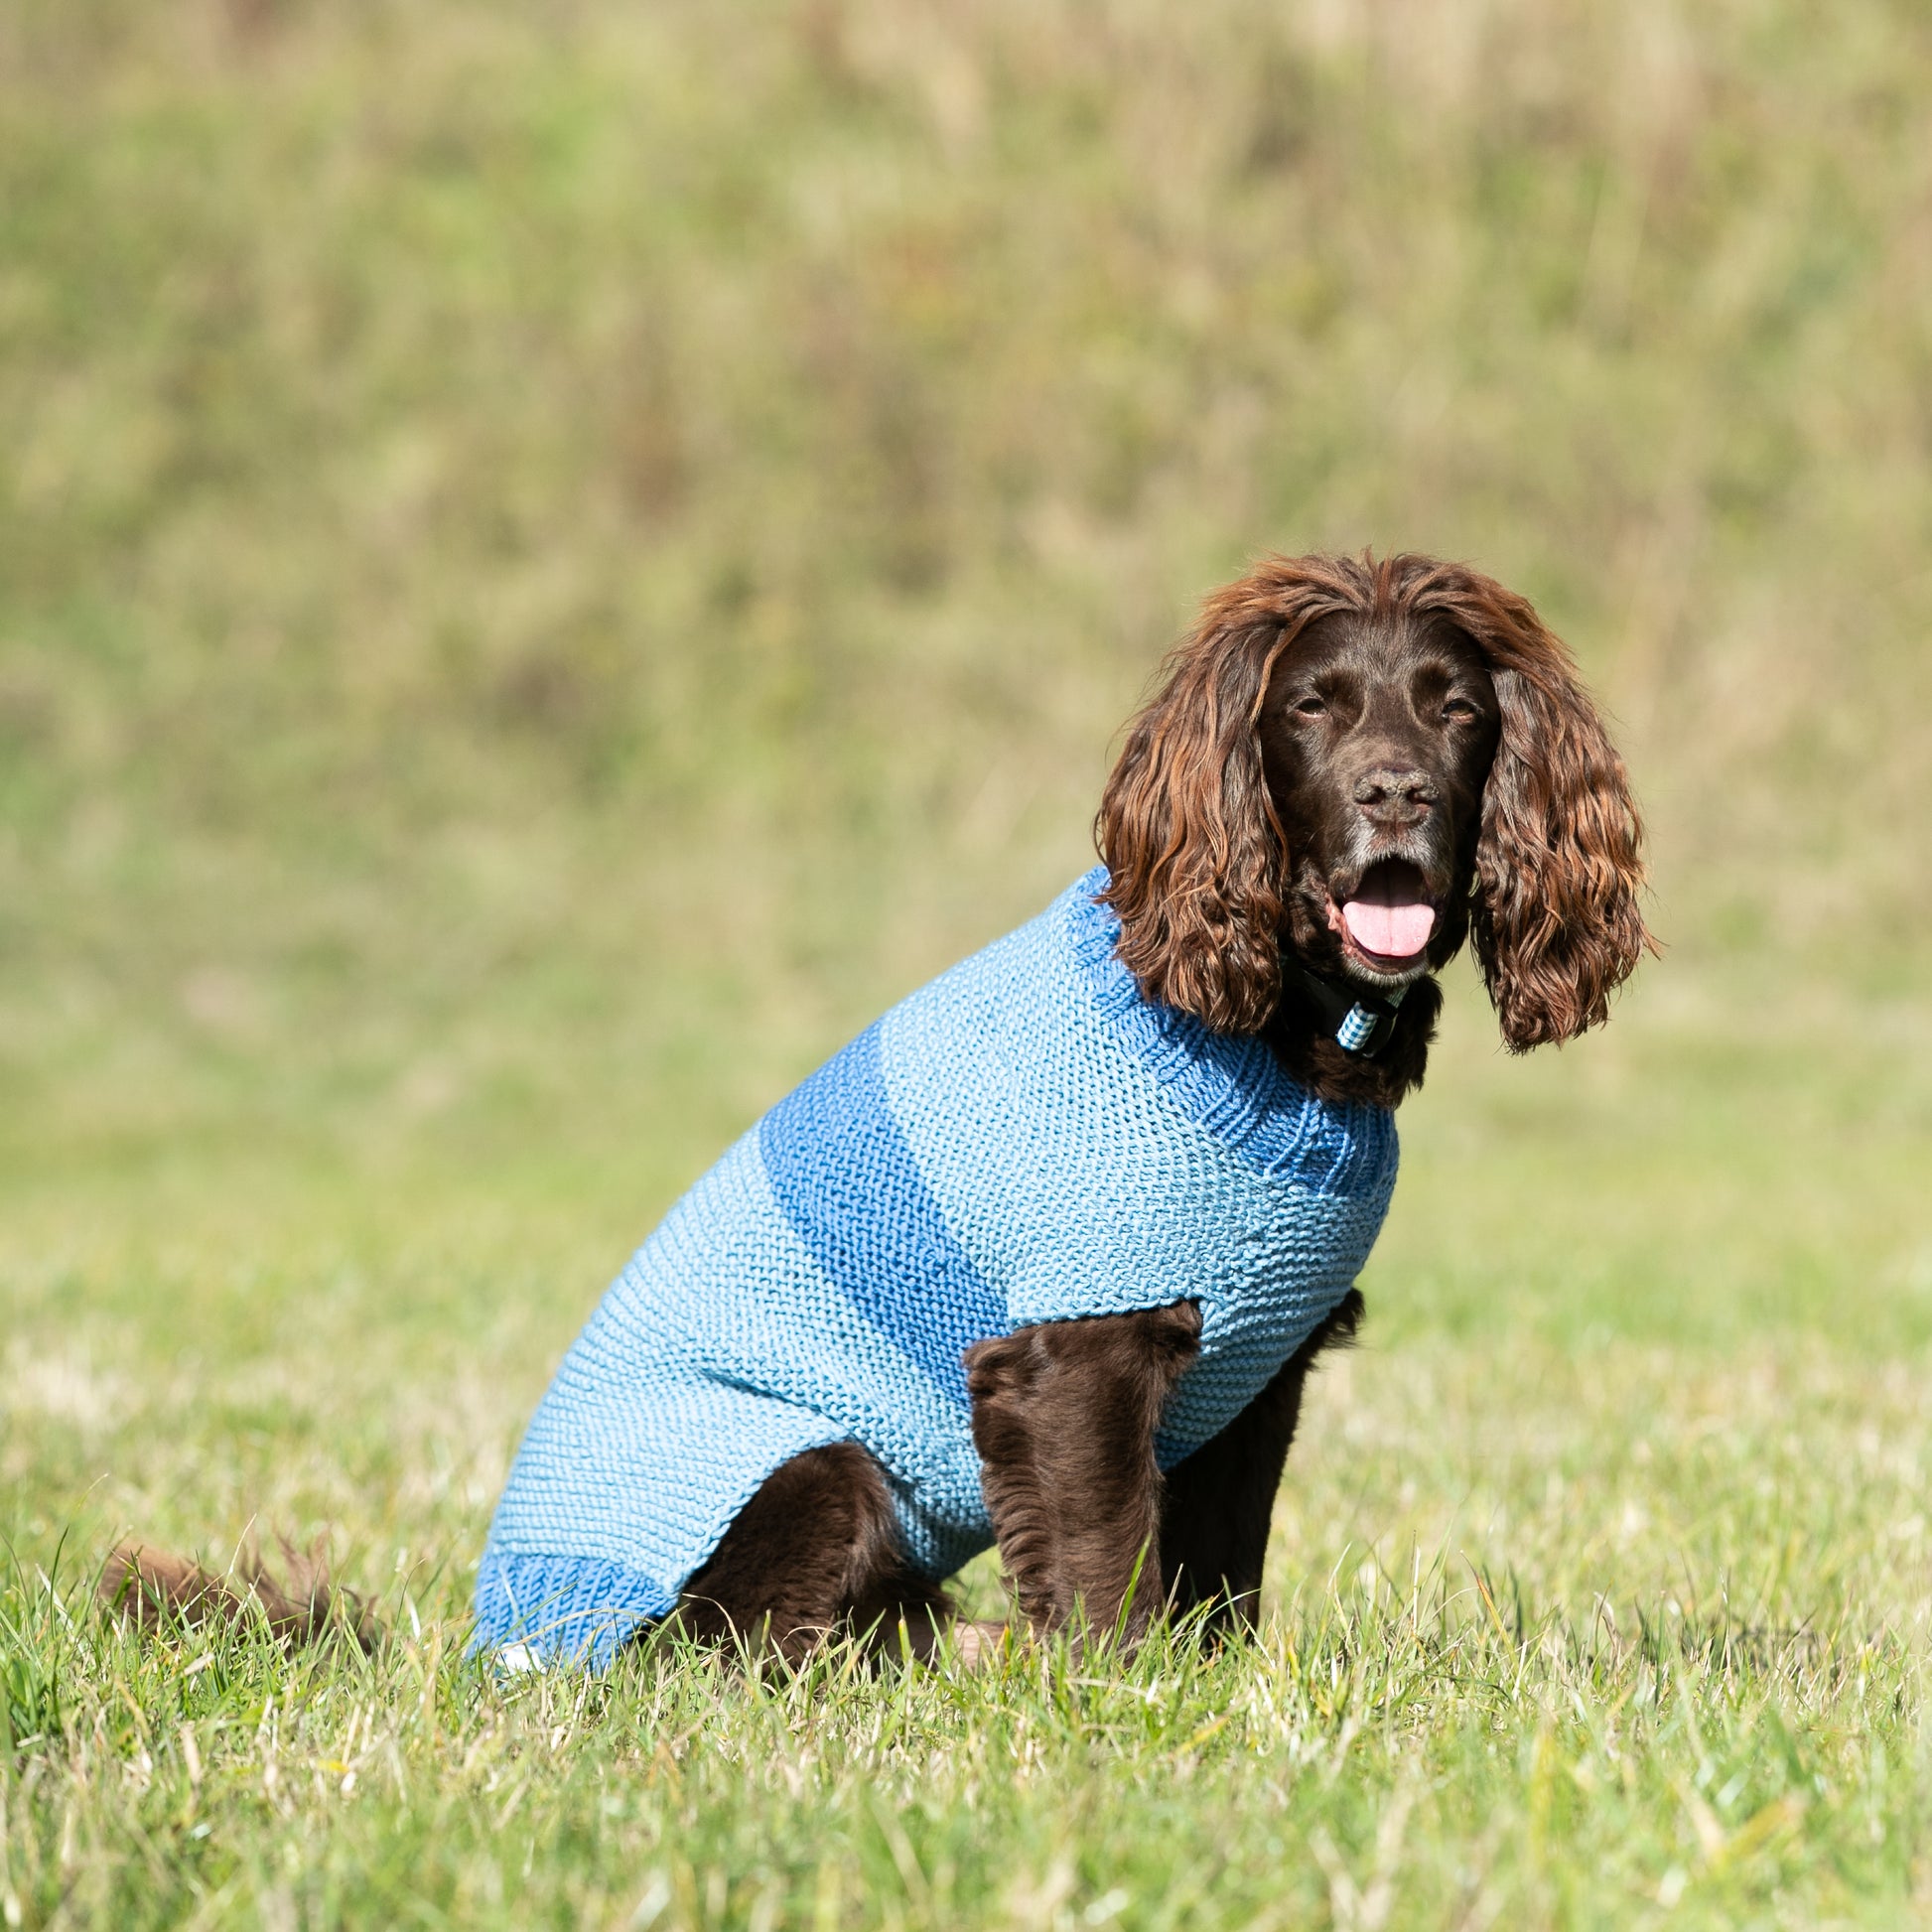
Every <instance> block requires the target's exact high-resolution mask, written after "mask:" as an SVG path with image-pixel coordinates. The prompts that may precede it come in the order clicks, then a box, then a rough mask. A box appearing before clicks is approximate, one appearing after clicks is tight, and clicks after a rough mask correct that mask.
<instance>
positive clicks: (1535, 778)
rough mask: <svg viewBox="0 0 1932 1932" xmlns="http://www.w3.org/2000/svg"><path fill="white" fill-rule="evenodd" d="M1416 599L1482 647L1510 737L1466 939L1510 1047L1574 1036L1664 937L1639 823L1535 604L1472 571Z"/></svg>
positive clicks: (1599, 1014) (1500, 761) (1604, 1014)
mask: <svg viewBox="0 0 1932 1932" xmlns="http://www.w3.org/2000/svg"><path fill="white" fill-rule="evenodd" d="M1443 576H1444V577H1446V578H1449V579H1450V580H1451V586H1450V588H1449V595H1448V596H1444V597H1439V596H1434V595H1429V596H1426V597H1425V599H1423V600H1420V601H1423V602H1426V603H1428V604H1429V605H1431V606H1433V607H1434V608H1436V609H1440V610H1444V611H1446V612H1448V613H1449V615H1451V616H1453V618H1454V621H1456V623H1457V624H1458V625H1459V626H1460V627H1461V628H1462V629H1463V630H1464V631H1465V632H1466V633H1467V634H1468V635H1469V636H1471V637H1473V638H1474V639H1475V641H1476V643H1477V644H1478V646H1479V647H1480V648H1481V649H1482V651H1483V653H1484V655H1485V656H1486V657H1487V659H1488V661H1489V673H1490V677H1491V679H1492V680H1493V682H1494V684H1495V688H1496V699H1497V703H1498V705H1499V706H1500V708H1501V711H1502V738H1501V742H1500V743H1499V744H1498V746H1497V748H1496V759H1495V762H1494V763H1493V764H1492V765H1491V766H1490V770H1489V780H1488V784H1487V785H1486V787H1485V788H1484V791H1483V797H1482V827H1481V833H1480V837H1479V839H1478V842H1477V846H1476V878H1475V904H1474V907H1473V910H1472V917H1471V921H1470V923H1471V932H1472V937H1473V939H1474V943H1475V952H1476V958H1477V960H1478V961H1479V962H1480V964H1481V967H1482V975H1483V978H1484V980H1485V981H1486V982H1487V983H1488V987H1489V997H1490V999H1491V1000H1492V1001H1493V1002H1494V1004H1495V1008H1496V1018H1497V1020H1498V1022H1499V1023H1500V1025H1501V1027H1502V1035H1503V1039H1504V1041H1505V1042H1506V1043H1507V1045H1508V1046H1509V1047H1510V1049H1511V1050H1512V1051H1514V1052H1519V1053H1520V1052H1524V1051H1526V1050H1527V1049H1528V1048H1530V1047H1532V1046H1541V1045H1545V1044H1549V1043H1551V1042H1555V1043H1557V1044H1561V1043H1562V1042H1563V1041H1564V1040H1566V1039H1571V1038H1574V1037H1575V1036H1576V1035H1578V1034H1581V1033H1583V1032H1584V1031H1585V1030H1586V1029H1587V1028H1589V1027H1594V1026H1599V1025H1600V1024H1601V1023H1602V1022H1603V1021H1604V1020H1605V1019H1607V1018H1608V1017H1609V996H1610V994H1611V992H1612V991H1613V990H1614V989H1615V988H1616V987H1618V986H1620V985H1621V984H1622V983H1623V982H1624V981H1625V980H1626V979H1628V978H1629V976H1630V974H1631V973H1632V972H1633V971H1634V970H1635V968H1636V965H1637V962H1638V960H1639V959H1641V958H1642V956H1643V954H1644V953H1645V952H1646V951H1647V950H1649V951H1654V950H1655V942H1654V941H1653V940H1652V939H1651V937H1650V934H1649V932H1648V931H1647V930H1646V929H1645V926H1644V921H1643V913H1642V910H1641V907H1640V904H1639V899H1640V896H1641V894H1642V891H1643V884H1644V869H1643V860H1642V856H1641V853H1642V840H1643V828H1642V823H1641V821H1640V820H1639V818H1638V815H1637V808H1636V804H1635V801H1634V800H1633V799H1632V798H1631V795H1630V781H1629V778H1628V776H1627V775H1626V773H1625V771H1624V768H1623V760H1622V759H1620V758H1619V757H1618V756H1617V753H1616V748H1615V747H1614V746H1613V745H1611V743H1610V741H1609V737H1608V734H1607V733H1606V732H1605V731H1604V729H1603V726H1602V722H1601V720H1600V719H1598V717H1597V715H1596V712H1595V709H1594V707H1593V706H1592V705H1591V704H1590V702H1589V699H1588V698H1587V696H1586V695H1585V693H1584V690H1583V687H1582V685H1581V684H1580V682H1579V680H1578V677H1577V670H1576V666H1575V665H1574V664H1573V663H1572V662H1571V659H1570V654H1569V652H1568V651H1566V650H1565V649H1564V647H1563V645H1562V643H1560V642H1559V641H1558V639H1557V638H1556V637H1555V636H1554V635H1553V634H1552V633H1551V631H1550V630H1549V629H1548V628H1547V627H1546V626H1545V625H1544V623H1543V621H1542V620H1541V619H1539V618H1538V617H1537V615H1536V612H1535V611H1534V610H1533V609H1532V608H1531V607H1530V605H1529V603H1528V601H1527V600H1526V599H1523V598H1520V597H1518V596H1516V595H1515V594H1514V593H1513V592H1511V591H1506V590H1504V589H1503V587H1502V586H1501V585H1500V584H1497V583H1495V582H1494V581H1492V580H1491V579H1489V578H1487V577H1482V576H1479V575H1477V574H1476V573H1475V572H1473V571H1464V570H1453V571H1446V572H1444V573H1443Z"/></svg>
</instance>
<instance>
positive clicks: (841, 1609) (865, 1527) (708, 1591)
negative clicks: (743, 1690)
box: [677, 1443, 951, 1663]
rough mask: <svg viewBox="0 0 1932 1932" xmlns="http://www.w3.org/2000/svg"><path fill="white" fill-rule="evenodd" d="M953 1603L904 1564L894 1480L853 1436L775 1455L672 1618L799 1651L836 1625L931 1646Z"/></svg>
mask: <svg viewBox="0 0 1932 1932" xmlns="http://www.w3.org/2000/svg"><path fill="white" fill-rule="evenodd" d="M950 1615H951V1605H950V1603H949V1602H948V1600H947V1597H946V1593H945V1591H944V1590H942V1589H941V1588H939V1587H938V1586H937V1585H936V1584H931V1583H928V1582H927V1581H926V1580H925V1579H924V1578H922V1577H920V1576H919V1575H917V1573H916V1572H914V1571H913V1570H912V1568H911V1567H910V1565H908V1564H907V1562H906V1560H905V1557H904V1554H903V1552H902V1551H901V1549H900V1547H899V1541H898V1525H897V1519H896V1517H895V1515H894V1512H893V1502H892V1495H891V1492H890V1491H889V1490H888V1488H887V1486H886V1477H885V1474H884V1472H883V1471H882V1470H881V1469H880V1467H879V1464H878V1463H877V1462H876V1461H874V1460H873V1458H872V1456H871V1455H870V1454H869V1453H868V1452H867V1451H866V1450H865V1449H862V1448H861V1447H860V1446H859V1445H858V1444H857V1443H828V1444H826V1445H824V1446H823V1447H822V1448H819V1449H806V1450H804V1451H803V1452H802V1453H801V1454H798V1455H794V1456H793V1457H792V1458H791V1459H790V1460H789V1461H788V1462H782V1463H780V1464H779V1465H778V1467H777V1468H776V1469H774V1470H773V1471H772V1472H771V1474H770V1475H768V1476H767V1477H766V1478H765V1479H764V1481H763V1483H762V1484H761V1485H760V1486H759V1490H758V1493H757V1494H756V1495H754V1496H753V1498H752V1500H751V1501H750V1502H748V1503H747V1504H746V1505H745V1507H744V1508H743V1509H742V1510H740V1511H739V1513H738V1515H737V1517H736V1518H735V1519H734V1520H733V1522H732V1525H731V1527H730V1528H729V1529H728V1530H727V1531H726V1532H725V1534H724V1537H723V1538H722V1540H721V1541H720V1542H719V1545H718V1548H717V1549H716V1551H714V1552H713V1554H712V1557H711V1560H710V1562H708V1563H707V1564H706V1565H705V1566H704V1568H703V1569H702V1570H700V1571H699V1572H698V1573H697V1575H696V1576H695V1577H693V1578H692V1579H691V1581H690V1583H689V1584H687V1585H686V1586H685V1590H684V1596H683V1600H682V1601H681V1602H680V1604H679V1606H678V1611H677V1618H678V1622H679V1624H680V1625H681V1626H682V1627H683V1628H685V1629H687V1630H690V1631H691V1632H692V1633H693V1634H694V1635H697V1636H700V1637H707V1638H710V1639H713V1640H724V1639H730V1638H736V1639H738V1640H740V1641H744V1642H751V1643H759V1644H769V1645H770V1647H771V1648H772V1649H774V1650H776V1651H777V1652H778V1654H779V1655H780V1656H782V1657H784V1658H786V1659H787V1660H789V1661H791V1662H793V1663H796V1662H797V1661H799V1660H800V1659H801V1658H803V1657H804V1656H805V1655H806V1654H807V1653H808V1652H809V1651H810V1650H811V1649H812V1648H813V1647H814V1646H815V1645H817V1644H819V1643H821V1642H823V1641H824V1640H825V1639H826V1638H827V1637H828V1636H831V1635H833V1634H835V1633H837V1632H839V1631H841V1630H852V1631H856V1632H857V1633H859V1634H860V1635H862V1636H866V1637H868V1638H869V1639H870V1641H871V1642H872V1643H873V1644H874V1645H875V1646H877V1647H878V1648H879V1649H880V1650H882V1651H890V1650H893V1649H896V1648H897V1645H898V1643H899V1641H900V1639H899V1634H898V1632H899V1629H900V1627H901V1625H902V1626H903V1628H904V1631H905V1641H906V1642H907V1644H909V1646H910V1648H911V1650H912V1653H913V1655H915V1656H919V1657H924V1656H926V1655H929V1654H930V1652H931V1650H932V1648H933V1645H934V1643H935V1642H936V1641H937V1639H938V1635H939V1632H940V1631H941V1630H942V1629H943V1628H944V1627H945V1624H946V1621H947V1619H948V1617H949V1616H950Z"/></svg>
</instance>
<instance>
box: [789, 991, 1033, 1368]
mask: <svg viewBox="0 0 1932 1932" xmlns="http://www.w3.org/2000/svg"><path fill="white" fill-rule="evenodd" d="M879 1055H880V1048H879V1028H878V1026H877V1025H874V1026H871V1027H868V1028H867V1029H866V1031H865V1032H864V1033H862V1034H861V1035H859V1037H858V1038H857V1039H855V1040H854V1041H853V1042H852V1044H851V1045H850V1046H848V1047H847V1048H846V1049H845V1050H844V1052H842V1053H839V1054H838V1055H836V1056H835V1057H834V1058H832V1059H830V1060H828V1061H827V1062H826V1063H825V1065H823V1066H822V1067H820V1068H819V1070H818V1071H817V1072H816V1073H814V1074H813V1075H812V1076H811V1078H810V1079H809V1080H807V1081H806V1082H805V1083H804V1084H803V1085H802V1086H801V1087H799V1088H797V1090H796V1091H795V1092H793V1093H791V1094H789V1095H788V1096H787V1097H786V1098H785V1099H783V1100H781V1101H779V1102H778V1104H777V1105H776V1106H775V1107H773V1108H772V1109H771V1111H770V1112H769V1113H768V1114H766V1115H765V1117H764V1118H763V1120H761V1121H760V1122H759V1152H760V1153H761V1154H762V1155H763V1157H764V1171H765V1173H766V1174H767V1176H768V1177H769V1178H770V1181H771V1191H772V1192H773V1193H774V1194H775V1195H776V1196H777V1200H778V1205H779V1206H780V1207H781V1208H782V1209H783V1210H784V1213H785V1217H786V1219H787V1220H789V1221H790V1222H791V1225H792V1226H793V1228H795V1229H796V1230H797V1233H798V1238H799V1240H801V1241H802V1242H803V1243H804V1244H805V1246H806V1247H807V1248H808V1249H810V1251H811V1255H812V1259H813V1260H814V1261H816V1262H817V1263H818V1265H819V1267H820V1268H821V1269H822V1270H823V1271H824V1273H825V1276H826V1279H827V1280H828V1281H830V1282H832V1283H833V1284H835V1285H836V1286H837V1287H838V1288H839V1289H841V1290H842V1291H843V1292H844V1293H845V1294H846V1295H848V1296H850V1297H851V1299H852V1302H853V1305H854V1306H855V1307H856V1308H857V1309H858V1310H859V1311H860V1312H861V1313H862V1314H864V1315H865V1317H866V1319H867V1320H868V1321H870V1322H871V1323H872V1324H873V1326H874V1327H876V1328H877V1329H879V1331H880V1332H881V1333H882V1334H884V1335H885V1336H887V1338H888V1339H889V1340H891V1341H893V1342H896V1343H897V1345H898V1346H899V1347H900V1348H901V1349H903V1350H904V1351H905V1353H906V1354H907V1355H909V1356H910V1357H911V1358H912V1360H913V1361H914V1362H916V1363H917V1364H918V1366H919V1367H920V1368H921V1369H922V1370H923V1371H924V1372H925V1374H926V1376H927V1377H928V1378H929V1379H930V1380H931V1381H932V1382H933V1383H934V1384H935V1385H936V1386H937V1387H938V1388H939V1389H940V1390H941V1391H942V1392H943V1393H945V1394H946V1395H949V1396H951V1397H952V1398H953V1400H954V1401H955V1402H958V1403H961V1404H964V1403H965V1401H966V1371H965V1369H964V1368H963V1367H962V1366H961V1365H960V1360H959V1356H960V1351H961V1350H962V1349H964V1348H967V1347H969V1346H971V1344H972V1343H974V1342H976V1341H984V1340H985V1339H986V1337H987V1336H988V1335H1003V1334H1005V1333H1006V1332H1007V1311H1006V1303H1005V1301H1004V1299H1003V1298H1001V1297H1000V1296H997V1295H995V1294H994V1293H993V1292H992V1291H991V1290H990V1289H989V1288H988V1287H987V1286H986V1284H985V1283H984V1282H983V1281H982V1280H981V1279H980V1275H979V1270H978V1269H976V1268H975V1267H974V1266H973V1264H972V1262H971V1261H970V1260H969V1259H968V1258H967V1255H966V1251H965V1250H964V1249H963V1248H962V1247H961V1246H960V1245H959V1243H958V1241H957V1240H956V1239H955V1238H954V1236H953V1232H952V1230H951V1229H950V1228H949V1227H948V1226H947V1225H946V1220H945V1216H944V1215H943V1214H941V1213H940V1211H939V1203H938V1202H937V1201H936V1200H934V1199H933V1197H932V1190H931V1189H930V1188H929V1187H927V1185H926V1184H925V1179H924V1176H923V1175H921V1174H920V1173H919V1171H918V1168H917V1166H916V1165H915V1164H914V1162H913V1159H912V1150H911V1149H910V1148H908V1147H907V1146H906V1145H905V1136H904V1135H903V1134H901V1133H900V1132H899V1126H898V1122H897V1120H896V1119H895V1118H894V1117H893V1110H892V1107H891V1106H890V1105H889V1104H888V1102H887V1098H886V1076H885V1071H884V1068H883V1067H882V1066H881V1064H880V1056H879Z"/></svg>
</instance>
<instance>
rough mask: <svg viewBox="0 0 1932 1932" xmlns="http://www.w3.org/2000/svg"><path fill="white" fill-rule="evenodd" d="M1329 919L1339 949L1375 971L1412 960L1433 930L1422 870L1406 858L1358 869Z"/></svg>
mask: <svg viewBox="0 0 1932 1932" xmlns="http://www.w3.org/2000/svg"><path fill="white" fill-rule="evenodd" d="M1331 919H1332V922H1333V923H1334V924H1335V925H1336V928H1337V930H1338V931H1339V932H1340V933H1341V938H1342V945H1343V947H1344V949H1345V950H1346V951H1348V952H1350V953H1353V954H1355V955H1356V956H1357V957H1358V958H1359V959H1360V960H1361V962H1362V963H1363V964H1364V965H1366V966H1368V967H1370V968H1372V969H1373V970H1374V971H1376V972H1379V973H1400V972H1404V971H1407V970H1408V969H1409V968H1410V967H1412V966H1415V965H1417V964H1418V963H1419V962H1420V961H1421V960H1422V957H1423V954H1424V953H1425V952H1427V951H1428V949H1429V936H1430V934H1431V933H1433V932H1434V931H1435V930H1436V907H1435V906H1434V904H1432V903H1431V901H1430V897H1429V888H1428V886H1427V885H1426V883H1425V882H1424V880H1423V876H1422V869H1421V868H1420V867H1419V866H1412V865H1411V864H1410V863H1409V861H1408V860H1406V859H1382V860H1378V861H1377V863H1376V864H1374V865H1372V866H1370V867H1369V869H1368V870H1367V871H1366V872H1365V873H1363V874H1362V877H1361V881H1360V883H1359V884H1358V885H1357V886H1356V888H1355V890H1354V891H1353V892H1352V893H1350V894H1349V895H1348V896H1347V897H1345V898H1343V899H1342V901H1341V910H1340V916H1339V918H1333V915H1331Z"/></svg>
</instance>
